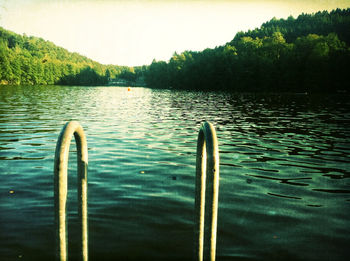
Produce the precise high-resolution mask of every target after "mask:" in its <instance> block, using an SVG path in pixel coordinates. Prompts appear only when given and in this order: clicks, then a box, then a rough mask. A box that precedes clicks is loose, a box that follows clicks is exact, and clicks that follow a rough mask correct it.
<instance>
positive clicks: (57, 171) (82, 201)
mask: <svg viewBox="0 0 350 261" xmlns="http://www.w3.org/2000/svg"><path fill="white" fill-rule="evenodd" d="M73 134H74V137H75V143H76V147H77V168H78V215H79V227H80V233H79V235H80V240H79V242H81V243H80V244H81V260H82V261H87V260H88V229H87V166H88V152H87V142H86V137H85V134H84V130H83V128H82V127H81V125H80V124H79V123H78V122H76V121H70V122H68V123H66V124H65V125H64V127H63V128H62V131H61V133H60V135H59V137H58V140H57V145H56V152H55V165H54V198H55V229H56V258H57V260H60V261H66V260H67V252H68V249H67V236H68V232H67V222H66V217H67V215H66V203H67V191H68V187H67V185H68V184H67V168H68V158H69V145H70V143H71V140H72V136H73Z"/></svg>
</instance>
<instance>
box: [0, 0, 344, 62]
mask: <svg viewBox="0 0 350 261" xmlns="http://www.w3.org/2000/svg"><path fill="white" fill-rule="evenodd" d="M349 7H350V0H266V1H264V0H212V1H210V0H177V1H176V0H165V1H164V0H163V1H161V0H138V1H136V0H129V1H127V0H115V1H112V0H0V26H2V27H4V28H5V29H7V30H11V31H14V32H16V33H19V34H23V33H25V34H26V35H28V36H37V37H42V38H44V39H45V40H49V41H52V42H53V43H55V44H56V45H58V46H61V47H64V48H66V49H67V50H69V51H74V52H78V53H80V54H82V55H85V56H87V57H89V58H91V59H93V60H95V61H97V62H100V63H103V64H116V65H128V66H137V65H148V64H150V63H151V62H152V60H153V59H154V58H155V59H156V60H165V61H167V60H169V59H170V58H171V56H172V55H173V53H174V52H175V51H176V52H178V53H180V52H183V51H185V50H192V51H201V50H204V49H205V48H214V47H215V46H219V45H223V44H225V43H227V42H229V41H231V40H232V39H233V37H234V36H235V34H236V33H237V32H238V31H247V30H248V29H254V28H256V27H260V25H261V24H262V23H264V22H266V21H268V20H270V19H271V18H272V17H274V16H275V17H276V18H287V17H288V16H289V15H293V16H294V17H297V16H298V15H299V14H301V13H303V12H304V13H313V12H317V11H319V10H328V11H330V10H332V9H335V8H349Z"/></svg>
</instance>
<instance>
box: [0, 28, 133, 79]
mask: <svg viewBox="0 0 350 261" xmlns="http://www.w3.org/2000/svg"><path fill="white" fill-rule="evenodd" d="M136 70H137V68H136ZM130 75H131V76H130ZM134 75H135V69H134V68H130V67H127V66H116V65H102V64H100V63H98V62H95V61H93V60H91V59H89V58H87V57H85V56H82V55H80V54H78V53H72V52H68V51H67V50H66V49H64V48H61V47H58V46H56V45H55V44H53V43H52V42H49V41H45V40H44V39H42V38H37V37H33V36H30V37H28V36H26V35H19V34H16V33H13V32H11V31H8V30H5V29H3V28H1V27H0V85H1V84H2V85H3V84H11V85H19V84H24V85H26V84H29V85H32V84H36V85H47V84H66V85H104V84H107V83H108V80H109V79H111V78H112V79H115V78H118V77H124V78H126V79H130V78H132V76H133V77H134Z"/></svg>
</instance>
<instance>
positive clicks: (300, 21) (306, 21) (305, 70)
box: [145, 9, 350, 92]
mask: <svg viewBox="0 0 350 261" xmlns="http://www.w3.org/2000/svg"><path fill="white" fill-rule="evenodd" d="M349 44H350V9H347V10H339V9H337V10H334V11H332V12H330V13H328V12H326V11H324V12H318V13H316V14H312V15H309V14H302V15H300V16H299V17H298V18H297V19H294V18H293V17H289V18H288V19H286V20H284V19H280V20H278V19H276V18H273V19H272V20H271V21H269V22H267V23H264V24H263V25H262V26H261V28H260V29H255V30H253V31H251V30H250V31H248V32H246V33H244V32H239V33H237V34H236V36H235V37H234V39H233V40H232V41H231V42H229V43H227V44H226V45H225V46H220V47H217V48H215V49H206V50H204V51H202V52H191V51H186V52H184V53H181V54H177V53H175V54H174V55H173V57H171V59H170V60H169V62H163V61H153V63H152V64H151V65H150V66H149V67H148V70H147V72H146V78H145V80H146V83H147V85H148V86H150V87H155V88H178V89H197V90H226V91H288V92H306V91H329V90H349V88H350V87H349V81H348V80H347V75H348V74H349V69H348V68H350V59H349V57H350V49H349Z"/></svg>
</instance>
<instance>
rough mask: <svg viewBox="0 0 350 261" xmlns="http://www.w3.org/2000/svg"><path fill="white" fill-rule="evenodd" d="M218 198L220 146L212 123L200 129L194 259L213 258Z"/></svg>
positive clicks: (199, 260) (214, 253) (205, 124)
mask: <svg viewBox="0 0 350 261" xmlns="http://www.w3.org/2000/svg"><path fill="white" fill-rule="evenodd" d="M218 198H219V149H218V140H217V137H216V132H215V128H214V126H213V125H212V124H211V123H209V122H204V123H203V124H202V126H201V128H200V130H199V134H198V141H197V158H196V196H195V233H194V234H195V239H194V242H195V249H194V250H195V261H202V260H210V261H215V256H216V231H217V215H218Z"/></svg>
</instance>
